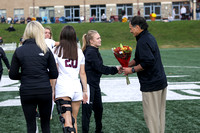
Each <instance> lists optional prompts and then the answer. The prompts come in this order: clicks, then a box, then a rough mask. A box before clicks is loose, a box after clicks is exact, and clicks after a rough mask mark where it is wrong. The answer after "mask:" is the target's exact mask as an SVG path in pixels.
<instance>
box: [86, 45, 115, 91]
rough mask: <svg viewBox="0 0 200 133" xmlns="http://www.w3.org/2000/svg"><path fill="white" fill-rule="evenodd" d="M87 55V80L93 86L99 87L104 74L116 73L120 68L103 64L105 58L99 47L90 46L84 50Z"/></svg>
mask: <svg viewBox="0 0 200 133" xmlns="http://www.w3.org/2000/svg"><path fill="white" fill-rule="evenodd" d="M84 55H85V72H86V75H87V82H88V84H89V85H92V86H93V87H99V83H100V78H101V76H102V74H106V75H108V74H116V73H118V70H117V68H116V67H108V66H105V65H103V60H102V57H101V54H100V53H99V49H98V48H95V47H93V46H88V47H87V48H86V50H85V51H84Z"/></svg>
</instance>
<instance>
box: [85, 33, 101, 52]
mask: <svg viewBox="0 0 200 133" xmlns="http://www.w3.org/2000/svg"><path fill="white" fill-rule="evenodd" d="M96 33H98V32H97V31H96V30H89V31H88V33H87V34H84V35H83V37H82V43H83V46H82V51H84V50H85V49H86V46H90V40H92V39H93V35H94V34H96Z"/></svg>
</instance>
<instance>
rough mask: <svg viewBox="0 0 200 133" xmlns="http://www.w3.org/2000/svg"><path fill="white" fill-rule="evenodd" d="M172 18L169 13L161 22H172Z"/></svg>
mask: <svg viewBox="0 0 200 133" xmlns="http://www.w3.org/2000/svg"><path fill="white" fill-rule="evenodd" d="M173 20H174V18H173V16H172V15H171V14H169V16H168V18H163V19H162V21H163V22H172V21H173Z"/></svg>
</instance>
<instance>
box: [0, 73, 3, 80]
mask: <svg viewBox="0 0 200 133" xmlns="http://www.w3.org/2000/svg"><path fill="white" fill-rule="evenodd" d="M2 74H3V71H1V70H0V81H1V76H2Z"/></svg>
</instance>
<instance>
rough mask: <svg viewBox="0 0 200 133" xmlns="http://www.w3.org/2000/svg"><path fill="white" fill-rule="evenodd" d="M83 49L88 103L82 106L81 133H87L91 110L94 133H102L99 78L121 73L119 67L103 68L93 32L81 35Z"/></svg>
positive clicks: (96, 37) (97, 40) (99, 42)
mask: <svg viewBox="0 0 200 133" xmlns="http://www.w3.org/2000/svg"><path fill="white" fill-rule="evenodd" d="M82 39H83V47H82V50H83V51H84V55H85V72H86V75H87V83H88V84H89V86H90V98H89V99H90V102H89V104H83V105H82V133H88V132H89V123H90V116H91V113H92V110H93V111H94V118H95V122H96V131H95V133H102V114H103V105H102V99H101V89H100V86H99V84H100V78H101V75H102V74H106V75H108V74H112V75H114V74H117V73H119V74H120V73H121V68H122V67H120V66H117V67H115V66H113V67H109V66H105V65H103V60H102V57H101V54H100V52H99V47H101V36H100V34H99V33H98V32H97V31H95V30H89V31H88V33H87V34H84V35H83V38H82Z"/></svg>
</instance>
